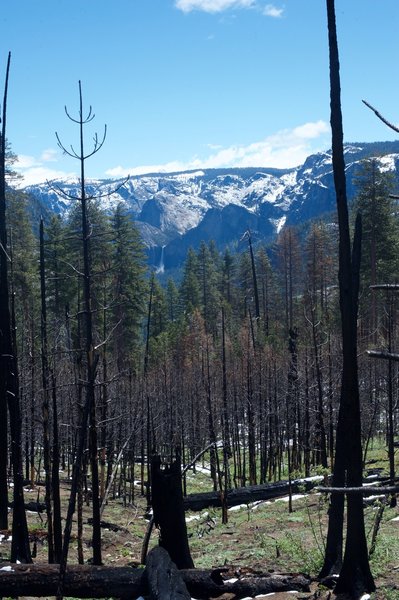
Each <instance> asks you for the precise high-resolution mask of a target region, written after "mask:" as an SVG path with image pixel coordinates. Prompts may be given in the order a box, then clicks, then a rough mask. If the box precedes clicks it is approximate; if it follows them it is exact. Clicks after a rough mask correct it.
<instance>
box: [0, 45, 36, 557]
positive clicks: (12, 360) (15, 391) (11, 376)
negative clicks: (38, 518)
mask: <svg viewBox="0 0 399 600" xmlns="http://www.w3.org/2000/svg"><path fill="white" fill-rule="evenodd" d="M10 62H11V54H9V55H8V61H7V70H6V80H5V86H4V97H3V112H2V123H1V133H0V244H1V248H0V411H1V412H0V417H1V425H0V426H1V427H2V428H3V429H2V431H1V432H0V433H1V435H0V438H1V439H2V441H1V444H2V446H1V447H0V454H1V455H2V458H1V463H0V490H1V491H0V498H1V500H0V502H1V504H0V510H1V518H2V521H3V522H4V521H6V519H5V514H4V511H5V510H7V495H6V492H7V471H6V466H7V463H6V462H5V461H6V458H5V457H7V407H8V411H9V414H10V433H11V462H12V468H13V477H14V488H13V496H14V497H13V501H14V504H13V523H12V545H11V560H12V561H13V562H16V561H17V560H19V561H20V562H31V561H32V558H31V553H30V548H29V536H28V526H27V522H26V514H25V506H24V491H23V472H22V451H21V408H20V397H19V379H18V364H17V356H16V347H15V343H14V336H13V334H12V315H11V311H10V296H9V273H8V270H9V267H8V265H9V262H10V255H9V252H8V243H7V225H6V168H5V159H6V117H7V92H8V79H9V72H10ZM4 435H5V439H4V440H3V437H2V436H4ZM3 453H4V454H3ZM4 486H5V489H4ZM4 504H5V506H4Z"/></svg>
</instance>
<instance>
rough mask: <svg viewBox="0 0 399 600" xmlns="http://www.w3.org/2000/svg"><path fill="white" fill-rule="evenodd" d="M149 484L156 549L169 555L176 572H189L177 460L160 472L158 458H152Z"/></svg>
mask: <svg viewBox="0 0 399 600" xmlns="http://www.w3.org/2000/svg"><path fill="white" fill-rule="evenodd" d="M151 481H152V488H151V494H152V497H151V501H152V507H153V510H154V522H155V525H156V526H157V527H159V530H160V538H159V545H160V546H162V548H165V550H167V551H168V552H169V554H170V557H171V559H172V561H173V562H174V563H175V564H176V566H177V568H178V569H191V568H193V567H194V563H193V560H192V558H191V554H190V548H189V545H188V541H187V527H186V520H185V515H184V505H183V492H182V485H181V467H180V457H177V458H176V460H175V462H173V463H172V464H171V465H170V466H166V467H165V468H164V469H161V459H160V457H159V456H154V457H153V458H152V461H151Z"/></svg>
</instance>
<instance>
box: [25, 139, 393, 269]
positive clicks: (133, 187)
mask: <svg viewBox="0 0 399 600" xmlns="http://www.w3.org/2000/svg"><path fill="white" fill-rule="evenodd" d="M366 157H378V161H379V163H380V167H381V168H382V169H384V170H390V171H393V172H394V173H395V176H396V182H397V183H398V181H399V178H398V176H397V174H399V141H398V142H375V143H371V144H370V143H358V144H346V145H345V160H346V165H347V169H346V174H347V189H348V197H349V200H351V199H352V198H353V196H354V194H355V181H354V180H355V177H356V172H357V171H358V168H359V163H360V162H361V161H362V160H363V159H364V158H366ZM56 183H57V186H60V187H62V189H64V190H66V191H67V192H68V193H69V194H71V195H76V194H78V190H77V186H78V181H71V180H68V181H58V182H56ZM120 183H121V182H120V181H119V182H118V181H116V180H90V181H88V185H87V191H88V194H90V195H93V196H101V199H100V200H99V203H100V206H102V207H103V209H104V210H105V211H110V210H112V208H113V207H115V206H116V205H117V204H118V203H119V202H123V203H124V204H125V205H126V208H127V209H128V211H129V212H130V213H131V215H132V217H133V218H134V220H135V222H136V224H137V226H138V228H139V230H140V232H141V235H142V238H143V240H144V243H145V246H146V247H147V251H148V256H149V262H150V264H152V265H154V266H155V267H161V268H162V269H165V270H168V269H170V268H175V267H178V266H180V265H181V263H182V262H183V261H184V258H185V256H186V253H187V250H188V248H189V247H190V246H192V247H193V248H197V247H198V245H199V243H200V242H201V240H205V241H210V240H214V241H215V242H216V244H217V246H218V247H219V248H221V249H222V248H223V247H225V246H227V245H229V246H231V247H233V248H234V247H236V246H237V245H238V244H239V241H240V239H241V238H242V236H243V234H244V233H245V231H246V230H248V229H249V230H251V232H252V235H253V237H254V239H255V240H257V241H258V240H262V241H264V242H265V243H270V242H272V241H273V240H274V239H275V238H276V236H277V235H278V233H279V232H280V231H281V229H282V228H283V227H286V226H289V225H298V224H301V223H304V222H306V221H308V220H309V219H313V218H316V217H318V216H321V215H323V214H325V213H328V212H331V211H333V210H335V191H334V184H333V173H332V164H331V152H330V151H327V152H320V153H317V154H313V155H311V156H309V157H308V158H307V159H306V161H305V162H304V164H303V165H301V166H299V167H296V168H292V169H284V170H279V169H268V168H263V167H262V168H247V169H238V168H237V169H231V168H230V169H204V170H197V171H187V172H180V173H154V174H149V175H141V176H134V177H131V178H130V179H129V180H128V181H127V182H126V183H124V184H123V185H122V186H121V187H119V189H117V188H118V185H119V184H120ZM116 189H117V191H115V190H116ZM25 191H26V192H27V193H28V194H29V195H30V196H31V197H32V199H33V200H34V203H35V205H36V208H37V209H39V210H40V211H41V212H42V213H43V214H45V215H49V214H50V213H58V214H61V215H66V214H67V213H68V211H69V210H70V208H71V202H69V201H66V200H65V198H63V197H62V195H61V194H60V193H58V192H57V191H56V190H54V188H53V189H51V188H49V186H48V184H46V183H43V184H41V185H33V186H28V187H26V188H25Z"/></svg>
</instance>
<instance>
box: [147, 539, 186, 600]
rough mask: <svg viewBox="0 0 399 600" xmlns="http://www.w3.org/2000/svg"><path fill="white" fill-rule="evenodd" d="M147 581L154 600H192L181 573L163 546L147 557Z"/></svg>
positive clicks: (153, 550) (154, 549)
mask: <svg viewBox="0 0 399 600" xmlns="http://www.w3.org/2000/svg"><path fill="white" fill-rule="evenodd" d="M145 580H146V583H147V587H148V590H149V594H150V598H151V599H152V600H191V596H190V594H189V593H188V590H187V587H186V584H185V583H184V581H183V578H182V576H181V573H180V571H178V570H177V567H176V565H175V563H174V562H172V560H171V558H170V556H169V554H168V553H167V552H166V550H165V549H164V548H162V547H161V546H158V547H157V548H153V549H152V550H151V552H150V553H149V554H148V556H147V560H146V569H145Z"/></svg>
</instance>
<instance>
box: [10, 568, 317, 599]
mask: <svg viewBox="0 0 399 600" xmlns="http://www.w3.org/2000/svg"><path fill="white" fill-rule="evenodd" d="M224 571H225V569H214V570H200V569H184V570H181V571H180V574H181V576H182V579H183V581H184V583H185V585H186V586H187V589H188V591H189V592H190V594H191V596H192V597H194V598H209V597H219V596H221V595H222V594H223V593H232V594H235V595H236V597H237V598H244V597H246V596H252V597H253V596H256V595H260V594H269V593H273V592H284V591H289V590H298V591H302V592H308V591H309V584H310V578H308V577H306V576H305V575H299V574H295V573H294V574H275V573H274V574H272V575H270V574H267V573H266V574H262V573H261V574H253V575H245V577H242V578H241V579H240V578H237V581H235V582H234V583H233V582H230V583H228V582H224V580H223V577H222V573H223V572H224ZM144 573H145V571H143V569H133V568H131V567H100V566H90V565H75V566H68V567H67V569H66V573H65V579H64V593H65V596H72V597H74V598H104V597H108V596H112V597H114V598H126V599H127V598H137V597H138V596H140V595H146V594H147V593H148V587H147V583H146V577H145V575H144ZM58 578H59V571H58V567H57V565H39V564H36V565H29V566H28V565H14V564H12V565H5V564H3V565H2V567H0V595H1V596H3V597H6V596H10V597H13V598H15V597H17V596H34V597H43V596H54V595H55V593H56V591H57V586H58Z"/></svg>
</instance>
